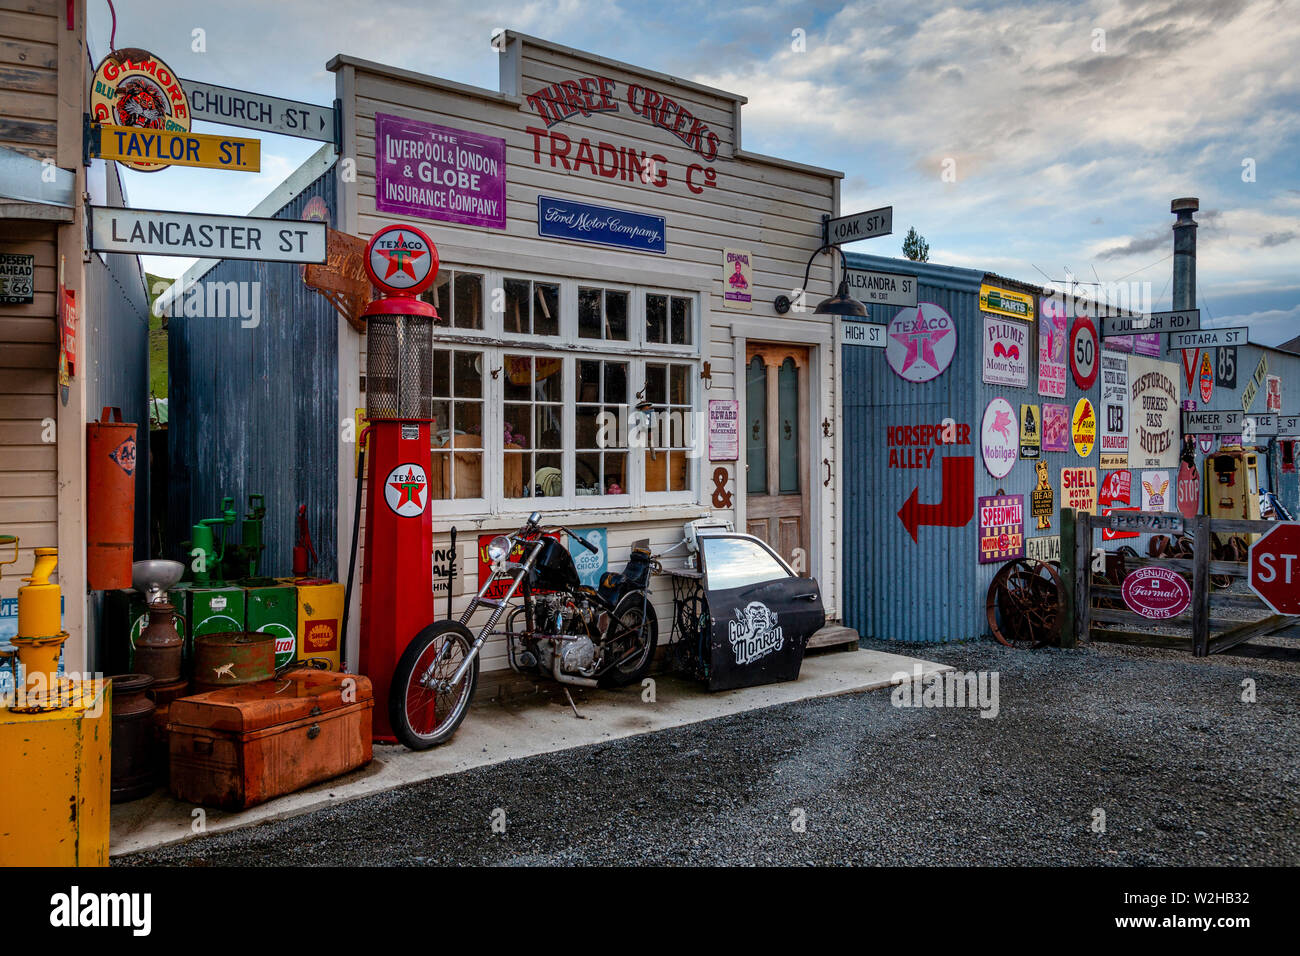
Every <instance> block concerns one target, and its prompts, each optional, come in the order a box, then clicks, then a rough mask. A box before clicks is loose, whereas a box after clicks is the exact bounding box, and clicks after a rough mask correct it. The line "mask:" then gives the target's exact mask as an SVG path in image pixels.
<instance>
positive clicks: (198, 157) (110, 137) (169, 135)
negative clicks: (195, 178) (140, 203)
mask: <svg viewBox="0 0 1300 956" xmlns="http://www.w3.org/2000/svg"><path fill="white" fill-rule="evenodd" d="M87 140H88V144H87V145H88V146H89V149H90V155H91V156H94V157H97V158H99V159H112V160H116V161H118V162H122V163H127V164H128V165H130V164H133V163H134V164H137V165H139V164H149V165H150V166H151V167H152V168H155V169H157V168H161V167H163V166H198V167H200V168H203V169H233V170H236V171H238V172H241V173H256V172H260V171H261V169H262V141H261V140H257V139H244V138H243V137H241V136H213V135H212V134H210V133H191V132H188V131H173V130H165V129H144V128H142V127H137V126H109V125H108V124H106V123H103V124H101V123H93V124H91V126H90V129H89V132H88V135H87ZM132 168H134V166H132Z"/></svg>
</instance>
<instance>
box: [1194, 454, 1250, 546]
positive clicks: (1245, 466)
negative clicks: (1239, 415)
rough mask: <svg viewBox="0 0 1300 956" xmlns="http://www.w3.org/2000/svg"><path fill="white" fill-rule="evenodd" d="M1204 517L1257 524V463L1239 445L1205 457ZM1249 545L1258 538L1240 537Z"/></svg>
mask: <svg viewBox="0 0 1300 956" xmlns="http://www.w3.org/2000/svg"><path fill="white" fill-rule="evenodd" d="M1205 513H1206V514H1207V515H1209V516H1210V517H1211V518H1236V519H1240V518H1246V519H1249V520H1252V521H1257V520H1259V459H1258V456H1257V455H1256V454H1255V452H1253V451H1246V450H1245V449H1244V448H1242V447H1241V446H1240V445H1225V446H1224V447H1222V448H1220V449H1219V450H1218V451H1215V452H1211V453H1210V454H1208V455H1206V456H1205ZM1242 537H1243V538H1245V539H1246V543H1247V544H1250V543H1252V542H1253V541H1254V540H1255V538H1257V537H1258V535H1253V534H1252V535H1242Z"/></svg>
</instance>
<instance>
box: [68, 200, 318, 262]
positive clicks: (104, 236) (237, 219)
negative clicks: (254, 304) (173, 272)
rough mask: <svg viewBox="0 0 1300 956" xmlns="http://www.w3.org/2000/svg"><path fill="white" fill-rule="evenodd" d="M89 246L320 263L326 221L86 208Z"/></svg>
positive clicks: (138, 252) (100, 249) (142, 252)
mask: <svg viewBox="0 0 1300 956" xmlns="http://www.w3.org/2000/svg"><path fill="white" fill-rule="evenodd" d="M90 247H91V248H92V249H93V250H95V251H96V252H126V253H131V254H134V255H149V256H186V257H191V256H194V257H198V258H202V259H260V260H264V261H267V262H324V261H325V223H323V222H305V221H300V220H297V219H258V218H255V217H253V216H209V215H203V214H200V213H193V212H167V211H164V210H160V209H112V208H109V207H106V206H91V207H90Z"/></svg>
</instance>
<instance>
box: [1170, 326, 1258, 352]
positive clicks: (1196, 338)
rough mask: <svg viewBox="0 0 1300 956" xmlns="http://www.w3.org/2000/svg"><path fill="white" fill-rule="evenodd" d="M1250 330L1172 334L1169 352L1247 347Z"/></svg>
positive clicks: (1217, 330) (1209, 330) (1197, 331)
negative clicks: (1237, 346)
mask: <svg viewBox="0 0 1300 956" xmlns="http://www.w3.org/2000/svg"><path fill="white" fill-rule="evenodd" d="M1249 331H1250V330H1249V329H1199V330H1196V331H1192V332H1170V333H1169V347H1168V349H1167V351H1169V352H1177V351H1178V350H1180V349H1217V348H1224V347H1227V346H1236V345H1246V344H1247V343H1248V342H1249V336H1248V335H1247V333H1248V332H1249Z"/></svg>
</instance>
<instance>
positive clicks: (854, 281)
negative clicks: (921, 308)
mask: <svg viewBox="0 0 1300 956" xmlns="http://www.w3.org/2000/svg"><path fill="white" fill-rule="evenodd" d="M844 278H845V279H846V280H847V281H848V283H849V294H850V295H851V296H853V298H855V299H857V300H859V301H861V302H864V303H866V304H867V305H897V306H902V307H903V308H911V307H912V306H914V305H916V276H905V275H902V274H901V273H897V272H872V271H870V270H869V269H850V270H848V272H846V273H845V274H844Z"/></svg>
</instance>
